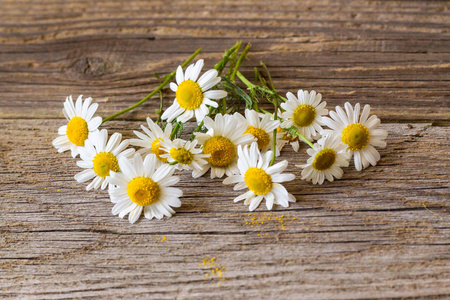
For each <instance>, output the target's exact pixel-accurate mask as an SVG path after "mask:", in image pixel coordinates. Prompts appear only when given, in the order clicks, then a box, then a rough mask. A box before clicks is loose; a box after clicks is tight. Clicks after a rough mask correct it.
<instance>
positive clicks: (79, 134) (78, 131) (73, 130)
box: [66, 117, 89, 146]
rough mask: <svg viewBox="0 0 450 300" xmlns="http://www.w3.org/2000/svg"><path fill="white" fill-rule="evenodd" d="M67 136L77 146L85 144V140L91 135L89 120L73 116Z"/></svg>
mask: <svg viewBox="0 0 450 300" xmlns="http://www.w3.org/2000/svg"><path fill="white" fill-rule="evenodd" d="M66 134H67V138H68V139H69V141H70V142H72V144H74V145H76V146H84V141H85V140H86V139H87V138H88V136H89V129H88V125H87V122H86V121H85V120H84V119H83V118H82V117H73V118H72V119H70V121H69V123H67V129H66Z"/></svg>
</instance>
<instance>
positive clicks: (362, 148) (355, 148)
mask: <svg viewBox="0 0 450 300" xmlns="http://www.w3.org/2000/svg"><path fill="white" fill-rule="evenodd" d="M344 107H345V112H344V110H343V109H342V108H341V107H340V106H336V112H334V111H331V112H330V116H331V118H323V123H324V124H325V125H327V126H328V127H330V128H331V130H324V131H323V132H324V133H325V134H327V133H332V134H336V135H337V136H338V137H339V138H340V140H341V141H342V143H344V144H345V145H346V146H347V151H349V152H350V153H352V154H353V155H354V161H355V168H356V170H358V171H361V170H362V169H365V168H367V167H368V166H369V163H370V164H371V165H372V166H375V165H376V164H377V162H378V161H379V160H380V153H378V151H377V150H376V149H375V148H374V146H376V147H380V148H384V147H386V142H385V141H384V140H385V139H386V138H387V135H388V133H387V131H386V130H383V129H376V128H377V126H378V125H379V124H380V119H378V118H377V116H375V115H373V116H371V117H370V118H369V114H370V105H365V106H364V109H363V111H362V113H361V116H360V115H359V112H360V105H359V103H357V104H356V105H355V109H353V107H352V106H351V104H350V103H348V102H346V103H345V105H344Z"/></svg>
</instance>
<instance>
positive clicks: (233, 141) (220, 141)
mask: <svg viewBox="0 0 450 300" xmlns="http://www.w3.org/2000/svg"><path fill="white" fill-rule="evenodd" d="M204 121H205V127H206V128H208V131H207V132H206V133H202V132H197V133H196V134H195V135H196V139H197V140H198V143H199V144H200V145H202V150H203V153H204V154H208V155H210V156H209V157H207V158H205V159H206V161H207V162H208V164H206V165H204V166H202V168H201V170H199V171H197V170H194V172H193V173H192V174H193V176H194V177H200V176H202V175H203V174H205V173H206V172H207V171H208V170H209V169H211V178H215V177H219V178H221V177H223V175H225V174H227V176H231V175H233V174H236V173H237V172H239V169H238V167H237V147H238V146H239V145H247V144H250V143H252V142H254V141H255V138H254V137H253V136H252V135H251V134H249V133H245V130H246V129H247V128H245V126H240V123H238V122H236V119H235V118H234V117H233V116H231V115H221V114H217V115H216V117H215V119H214V121H213V120H212V119H211V118H210V117H205V120H204Z"/></svg>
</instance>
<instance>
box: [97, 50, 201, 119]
mask: <svg viewBox="0 0 450 300" xmlns="http://www.w3.org/2000/svg"><path fill="white" fill-rule="evenodd" d="M200 52H202V48H199V49H197V51H195V52H194V53H193V54H192V55H191V56H190V57H189V58H188V59H187V60H186V61H185V62H184V63H183V64H181V67H182V68H184V67H185V66H186V65H187V64H188V63H190V62H191V61H192V60H193V59H194V58H195V57H196V56H197V55H198V54H199V53H200ZM176 73H177V71H173V72H172V73H170V74H168V75H166V76H165V80H164V81H163V83H161V84H160V85H159V86H158V87H157V88H156V89H155V90H153V92H151V93H150V94H148V95H147V96H145V98H144V99H142V100H141V101H139V102H138V103H136V104H134V105H132V106H130V107H128V108H126V109H124V110H122V111H119V112H118V113H115V114H113V115H111V116H109V117H107V118H105V119H103V122H102V124H103V123H105V122H107V121H110V120H112V119H114V118H115V117H117V116H120V115H121V114H124V113H126V112H128V111H130V110H133V109H135V108H136V107H138V106H140V105H142V104H143V103H144V102H145V101H147V100H148V99H150V98H151V97H153V96H154V95H155V94H156V93H158V92H159V91H161V90H162V89H163V88H164V87H165V86H166V85H167V84H168V83H169V82H170V81H171V80H172V79H173V77H175V74H176Z"/></svg>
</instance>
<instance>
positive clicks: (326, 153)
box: [312, 148, 336, 171]
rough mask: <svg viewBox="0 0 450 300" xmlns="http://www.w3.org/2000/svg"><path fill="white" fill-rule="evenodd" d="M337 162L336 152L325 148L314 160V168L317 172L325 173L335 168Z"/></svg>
mask: <svg viewBox="0 0 450 300" xmlns="http://www.w3.org/2000/svg"><path fill="white" fill-rule="evenodd" d="M335 161H336V151H334V150H333V149H331V148H325V149H322V150H320V151H319V153H317V154H316V157H315V158H314V161H313V163H312V167H313V168H314V169H316V170H317V171H324V170H327V169H329V168H331V166H333V164H334V162H335Z"/></svg>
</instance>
